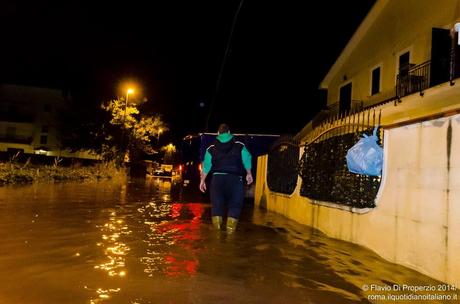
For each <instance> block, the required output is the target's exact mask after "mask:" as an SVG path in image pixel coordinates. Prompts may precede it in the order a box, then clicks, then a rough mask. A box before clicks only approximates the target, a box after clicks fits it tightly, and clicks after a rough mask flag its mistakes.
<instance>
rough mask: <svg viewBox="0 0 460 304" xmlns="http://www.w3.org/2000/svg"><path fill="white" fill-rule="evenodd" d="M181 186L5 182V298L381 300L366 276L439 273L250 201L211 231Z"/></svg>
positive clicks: (0, 192)
mask: <svg viewBox="0 0 460 304" xmlns="http://www.w3.org/2000/svg"><path fill="white" fill-rule="evenodd" d="M176 190H177V189H175V187H174V186H172V185H171V182H170V180H168V179H147V180H144V181H139V182H130V183H127V184H113V183H110V182H99V183H94V182H93V183H63V184H36V185H30V186H14V187H2V188H0V239H1V240H2V246H0V273H2V276H0V303H28V304H35V303H131V304H134V303H139V304H140V303H341V304H342V303H370V302H375V303H382V301H369V300H368V297H367V295H369V292H370V291H366V289H367V288H368V286H372V285H374V286H387V285H395V284H400V285H402V284H408V285H433V286H434V285H436V286H437V285H438V284H440V283H439V282H437V281H434V280H432V279H430V278H428V277H426V276H423V275H421V274H420V273H418V272H415V271H412V270H410V269H408V268H405V267H402V266H398V265H395V264H391V263H389V262H386V261H385V260H383V259H381V258H379V257H378V256H377V255H376V254H374V253H372V252H371V251H369V250H366V249H364V248H362V247H359V246H356V245H353V244H350V243H347V242H342V241H338V240H334V239H331V238H328V237H326V236H325V235H323V234H322V233H320V232H318V231H316V230H314V229H311V228H309V227H307V226H302V225H300V224H297V223H296V222H294V221H291V220H288V219H286V218H284V217H282V216H280V215H277V214H275V213H271V212H267V211H264V210H260V209H259V208H258V207H254V206H253V205H252V204H250V203H249V204H246V206H245V209H244V211H243V215H242V219H241V223H240V225H239V226H238V230H237V231H236V233H235V234H233V235H227V234H226V233H225V232H218V231H215V230H213V229H212V226H211V219H210V205H209V204H208V203H206V202H203V201H202V200H200V199H196V198H195V199H189V198H187V196H186V195H185V194H182V193H181V192H179V191H176ZM363 286H366V287H363ZM366 292H367V293H366ZM377 293H378V292H376V291H373V294H377ZM385 294H386V293H385ZM398 303H405V302H404V301H398ZM407 303H415V302H414V301H408V302H407ZM430 303H436V301H430ZM439 303H442V301H441V302H439ZM450 303H455V301H451V302H450Z"/></svg>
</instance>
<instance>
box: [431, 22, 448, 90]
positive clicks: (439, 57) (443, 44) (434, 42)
mask: <svg viewBox="0 0 460 304" xmlns="http://www.w3.org/2000/svg"><path fill="white" fill-rule="evenodd" d="M431 33H432V34H431V75H430V86H435V85H437V84H440V83H443V82H446V81H449V64H450V48H451V45H452V40H451V38H450V31H449V30H445V29H440V28H433V29H432V31H431Z"/></svg>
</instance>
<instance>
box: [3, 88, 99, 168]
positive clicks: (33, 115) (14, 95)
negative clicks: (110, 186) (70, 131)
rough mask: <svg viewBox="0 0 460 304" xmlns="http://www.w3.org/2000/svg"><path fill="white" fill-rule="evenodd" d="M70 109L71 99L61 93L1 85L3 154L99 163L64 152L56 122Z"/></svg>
mask: <svg viewBox="0 0 460 304" xmlns="http://www.w3.org/2000/svg"><path fill="white" fill-rule="evenodd" d="M68 106H69V98H68V97H67V96H65V95H64V93H63V92H62V91H60V90H56V89H49V88H39V87H30V86H19V85H6V84H4V85H0V152H7V153H8V154H10V155H12V154H15V153H16V152H22V153H24V154H40V155H46V156H52V157H75V158H88V159H97V156H96V155H92V154H91V153H88V152H76V153H72V152H70V151H67V150H65V149H61V147H60V143H59V140H58V132H59V126H58V124H57V121H58V119H57V118H58V115H60V111H62V110H63V109H65V108H66V107H68Z"/></svg>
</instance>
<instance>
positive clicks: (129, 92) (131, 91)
mask: <svg viewBox="0 0 460 304" xmlns="http://www.w3.org/2000/svg"><path fill="white" fill-rule="evenodd" d="M130 94H134V89H133V88H128V89H127V90H126V101H125V111H124V113H123V124H122V128H121V139H120V160H121V163H123V162H124V159H122V157H124V156H123V155H121V153H123V152H124V151H123V141H124V137H125V121H126V109H127V108H128V102H129V95H130Z"/></svg>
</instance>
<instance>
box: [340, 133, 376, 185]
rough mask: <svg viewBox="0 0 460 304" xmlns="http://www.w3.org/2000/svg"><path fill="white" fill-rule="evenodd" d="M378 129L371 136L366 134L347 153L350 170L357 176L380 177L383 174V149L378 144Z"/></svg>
mask: <svg viewBox="0 0 460 304" xmlns="http://www.w3.org/2000/svg"><path fill="white" fill-rule="evenodd" d="M377 128H378V127H375V128H374V132H373V133H372V135H371V136H367V135H366V134H364V135H363V136H364V137H363V138H361V139H360V140H359V141H358V142H357V143H356V144H355V145H354V146H353V147H351V148H350V149H349V150H348V152H347V157H346V158H347V166H348V170H350V172H353V173H357V174H364V175H371V176H379V175H380V174H381V172H382V165H383V149H382V147H380V146H379V145H378V144H377V140H378V137H377Z"/></svg>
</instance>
